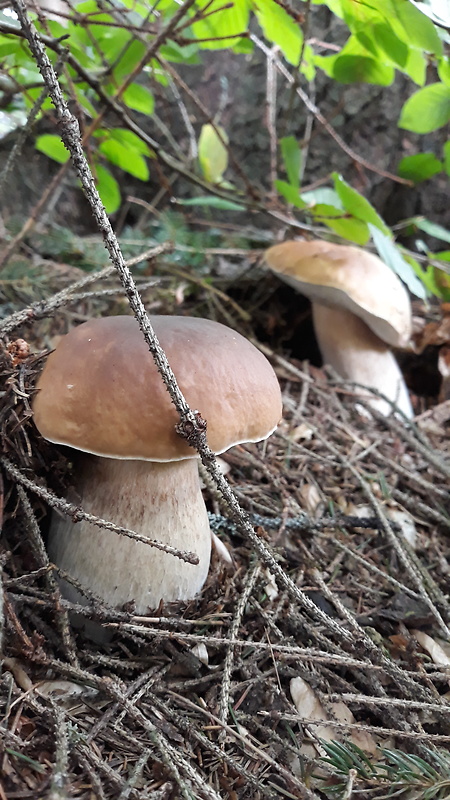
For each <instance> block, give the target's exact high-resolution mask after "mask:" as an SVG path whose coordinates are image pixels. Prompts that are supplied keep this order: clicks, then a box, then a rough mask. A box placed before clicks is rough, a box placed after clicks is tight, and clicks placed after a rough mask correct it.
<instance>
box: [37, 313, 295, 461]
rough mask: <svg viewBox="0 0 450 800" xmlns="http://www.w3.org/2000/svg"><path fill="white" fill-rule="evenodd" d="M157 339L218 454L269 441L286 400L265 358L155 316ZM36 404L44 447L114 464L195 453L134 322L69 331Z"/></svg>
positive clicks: (205, 329) (240, 344)
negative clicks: (181, 431)
mask: <svg viewBox="0 0 450 800" xmlns="http://www.w3.org/2000/svg"><path fill="white" fill-rule="evenodd" d="M151 322H152V325H153V326H154V329H155V333H156V335H157V337H158V339H159V341H160V343H161V346H162V347H163V349H164V351H165V353H166V355H167V357H168V359H169V362H170V365H171V367H172V369H173V371H174V373H175V376H176V378H177V381H178V382H179V386H180V389H181V391H182V392H183V394H184V396H185V398H186V400H187V402H188V403H189V405H190V407H191V408H192V409H193V410H198V411H200V413H201V415H202V417H203V418H204V419H206V421H207V431H206V434H207V440H208V444H209V446H210V447H211V449H212V450H213V451H215V452H217V453H221V452H223V451H224V450H227V449H228V448H229V447H232V445H234V444H239V443H241V442H256V441H259V440H260V439H265V438H266V437H267V436H269V435H270V434H271V433H272V432H273V431H274V429H275V428H276V426H277V424H278V422H279V420H280V418H281V411H282V408H281V393H280V387H279V384H278V380H277V378H276V375H275V373H274V371H273V369H272V367H271V365H270V363H269V362H268V360H267V359H266V358H265V356H263V355H262V353H260V352H259V350H257V349H256V347H254V346H253V345H252V344H251V343H250V342H248V341H247V339H245V338H244V337H243V336H241V335H240V334H239V333H236V331H233V330H231V328H227V327H226V326H225V325H221V324H220V323H218V322H212V321H210V320H206V319H198V318H194V317H169V316H155V317H151ZM37 389H38V392H37V394H36V396H35V398H34V401H33V411H34V421H35V424H36V427H37V428H38V430H39V432H40V433H41V434H42V436H43V437H44V438H45V439H48V440H49V441H51V442H55V443H56V444H63V445H68V446H70V447H74V448H76V449H78V450H83V451H85V452H88V453H94V454H95V455H100V456H109V457H112V458H125V459H142V460H147V461H173V460H180V459H184V458H193V457H195V456H196V455H197V452H196V450H194V448H192V447H190V446H189V445H188V444H187V443H186V441H185V440H184V439H183V438H182V437H181V436H180V435H178V434H177V432H176V429H175V426H176V425H177V423H178V422H179V417H178V414H177V411H176V409H175V406H174V405H173V404H172V402H171V400H170V396H169V394H168V392H167V389H166V387H165V385H164V383H163V380H162V378H161V376H160V375H159V373H158V371H157V369H156V366H155V363H154V360H153V357H152V355H151V353H150V351H149V349H148V346H147V344H146V342H145V340H144V337H143V335H142V333H141V331H140V329H139V326H138V323H137V322H136V320H135V319H134V317H125V316H120V317H105V318H103V319H92V320H90V321H89V322H85V323H83V324H82V325H79V326H78V327H77V328H73V330H71V331H70V333H68V334H67V335H66V336H64V337H63V338H62V339H61V341H60V342H59V343H58V346H57V348H56V349H55V350H54V351H53V353H51V354H50V355H49V357H48V359H47V363H46V365H45V367H44V370H43V372H42V375H41V377H40V379H39V381H38V384H37Z"/></svg>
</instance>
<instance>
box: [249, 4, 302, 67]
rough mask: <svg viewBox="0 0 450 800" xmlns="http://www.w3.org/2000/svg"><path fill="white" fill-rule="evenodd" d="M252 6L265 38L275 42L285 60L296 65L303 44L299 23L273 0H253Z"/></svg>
mask: <svg viewBox="0 0 450 800" xmlns="http://www.w3.org/2000/svg"><path fill="white" fill-rule="evenodd" d="M254 8H255V14H256V17H257V19H258V22H259V24H260V26H261V28H262V30H263V31H264V36H265V37H266V39H268V40H269V42H273V43H274V44H277V45H278V47H279V48H280V50H281V52H282V53H283V55H284V57H285V59H286V61H288V62H289V63H290V64H293V65H294V66H297V65H298V63H299V60H300V54H301V51H302V45H303V33H302V29H301V27H300V25H299V23H297V22H295V21H294V20H293V19H292V17H291V16H290V15H289V14H288V13H287V11H285V10H284V8H282V6H281V5H278V4H277V3H275V2H274V0H254Z"/></svg>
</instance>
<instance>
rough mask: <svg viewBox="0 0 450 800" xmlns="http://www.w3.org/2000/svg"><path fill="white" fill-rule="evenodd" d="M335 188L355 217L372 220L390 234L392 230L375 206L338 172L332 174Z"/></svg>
mask: <svg viewBox="0 0 450 800" xmlns="http://www.w3.org/2000/svg"><path fill="white" fill-rule="evenodd" d="M332 177H333V182H334V188H335V189H336V192H337V194H338V195H339V197H340V199H341V201H342V204H343V206H344V208H345V209H346V210H347V211H349V212H350V213H351V214H352V215H353V216H354V217H356V218H357V219H360V220H362V222H370V223H371V224H372V225H375V226H376V227H377V228H379V230H380V231H383V232H384V233H385V234H386V235H389V234H390V230H389V228H388V227H387V225H386V224H385V222H383V220H382V219H381V217H380V216H379V214H377V212H376V211H375V209H374V207H373V206H372V205H371V204H370V203H369V201H368V200H366V198H365V197H363V195H362V194H360V193H359V192H357V191H356V189H353V187H352V186H350V184H348V183H347V182H346V181H344V179H343V178H342V177H341V176H340V175H338V173H337V172H333V174H332Z"/></svg>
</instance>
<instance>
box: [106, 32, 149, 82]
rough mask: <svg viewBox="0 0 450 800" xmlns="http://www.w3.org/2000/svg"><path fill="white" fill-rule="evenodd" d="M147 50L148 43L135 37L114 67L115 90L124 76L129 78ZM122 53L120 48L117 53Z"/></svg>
mask: <svg viewBox="0 0 450 800" xmlns="http://www.w3.org/2000/svg"><path fill="white" fill-rule="evenodd" d="M129 38H130V37H129ZM145 50H146V45H145V44H144V43H143V42H140V41H138V40H137V39H134V40H133V41H132V42H131V44H130V45H129V46H128V47H127V49H126V50H125V51H124V52H123V54H122V55H121V58H120V61H119V62H118V64H117V66H116V67H115V69H114V81H113V82H111V87H112V88H113V89H114V90H115V89H116V88H117V83H116V82H120V81H122V80H123V79H124V78H127V77H128V75H130V73H131V72H133V70H134V68H135V67H136V66H137V65H138V64H139V62H140V61H141V60H142V58H143V55H144V53H145ZM120 53H122V49H120V50H119V51H118V52H117V53H116V55H117V56H118V55H119V54H120ZM110 58H111V56H110Z"/></svg>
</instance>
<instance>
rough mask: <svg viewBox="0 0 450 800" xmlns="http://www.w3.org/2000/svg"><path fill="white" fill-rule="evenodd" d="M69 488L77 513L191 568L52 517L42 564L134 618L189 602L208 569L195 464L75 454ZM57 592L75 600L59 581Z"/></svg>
mask: <svg viewBox="0 0 450 800" xmlns="http://www.w3.org/2000/svg"><path fill="white" fill-rule="evenodd" d="M75 490H76V492H77V495H78V498H77V502H79V504H80V505H81V507H82V508H83V510H84V511H88V512H89V513H91V514H95V515H96V516H99V517H103V518H104V519H107V520H110V521H111V522H115V523H116V524H117V525H120V526H122V527H125V528H130V529H132V530H134V531H136V532H137V533H140V534H142V535H145V536H148V537H149V538H150V539H159V540H160V541H162V542H164V543H165V544H170V545H171V546H172V547H176V548H178V549H180V550H190V551H193V552H194V553H195V554H196V555H197V556H198V558H199V563H198V564H197V565H193V564H189V563H186V562H185V561H182V560H180V559H179V558H176V557H175V556H173V555H170V554H168V553H165V552H162V551H161V550H157V549H156V548H154V547H151V546H150V545H146V544H144V543H142V542H136V541H135V540H133V539H130V538H129V537H127V536H122V535H120V534H117V533H114V532H113V531H109V530H105V529H103V528H98V527H97V526H96V525H92V524H91V523H87V522H84V521H81V522H77V523H73V522H72V520H71V519H70V518H68V517H61V516H60V515H56V514H55V516H54V517H53V522H52V525H51V530H50V537H49V545H48V549H49V554H50V558H51V559H52V560H53V561H54V563H55V564H57V565H58V566H59V567H61V568H62V569H63V570H65V571H66V572H68V573H69V574H70V575H71V576H72V577H73V578H75V579H76V580H77V581H79V582H80V584H81V585H82V586H83V587H86V588H87V589H90V590H91V591H93V592H94V593H95V594H97V595H98V596H100V597H101V598H102V599H103V601H104V602H105V603H106V604H107V605H109V606H114V607H116V608H117V607H120V606H121V605H123V604H124V603H128V602H131V601H132V602H134V604H135V610H136V613H137V614H145V613H146V612H147V610H148V609H149V608H156V607H157V606H158V605H159V602H160V600H164V601H166V602H170V601H172V600H189V599H190V598H192V597H194V596H195V595H196V594H197V592H199V591H200V589H201V588H202V586H203V584H204V582H205V580H206V576H207V574H208V569H209V561H210V552H211V532H210V528H209V521H208V515H207V512H206V508H205V504H204V502H203V498H202V494H201V490H200V484H199V479H198V466H197V459H196V458H190V459H186V460H183V461H174V462H171V463H155V462H150V461H127V460H119V459H112V458H101V457H99V456H91V455H87V454H81V455H80V457H79V462H78V463H77V479H76V486H75ZM64 594H65V595H66V596H67V597H68V598H69V599H73V600H76V601H79V600H80V597H79V594H78V592H76V591H74V590H73V589H72V588H71V587H70V585H69V584H68V583H66V582H64Z"/></svg>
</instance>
